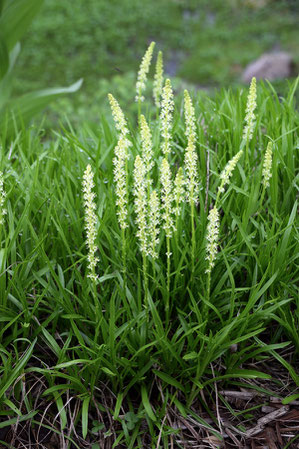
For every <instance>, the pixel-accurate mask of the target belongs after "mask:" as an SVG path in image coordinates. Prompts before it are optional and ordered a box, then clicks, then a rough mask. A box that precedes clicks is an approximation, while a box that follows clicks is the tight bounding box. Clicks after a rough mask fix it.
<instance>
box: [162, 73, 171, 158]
mask: <svg viewBox="0 0 299 449" xmlns="http://www.w3.org/2000/svg"><path fill="white" fill-rule="evenodd" d="M173 110H174V101H173V91H172V86H171V82H170V79H167V80H166V81H165V86H164V87H163V90H162V102H161V112H160V127H161V136H162V137H163V139H164V140H163V142H162V153H163V154H164V156H165V157H166V158H168V155H169V153H170V141H171V137H172V136H171V131H172V120H173Z"/></svg>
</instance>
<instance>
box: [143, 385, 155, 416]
mask: <svg viewBox="0 0 299 449" xmlns="http://www.w3.org/2000/svg"><path fill="white" fill-rule="evenodd" d="M141 399H142V404H143V407H144V408H145V411H146V413H147V416H148V417H149V418H150V419H151V420H152V421H156V416H155V415H154V412H153V410H152V407H151V404H150V402H149V398H148V394H147V389H146V386H145V385H142V387H141Z"/></svg>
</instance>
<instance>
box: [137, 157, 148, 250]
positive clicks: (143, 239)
mask: <svg viewBox="0 0 299 449" xmlns="http://www.w3.org/2000/svg"><path fill="white" fill-rule="evenodd" d="M145 174H146V170H145V165H144V163H143V161H142V159H141V157H140V156H137V157H136V159H135V164H134V196H135V201H134V204H135V212H136V223H137V226H138V231H137V234H136V235H137V237H138V238H139V242H140V250H141V252H142V253H143V254H145V255H147V254H148V248H147V221H146V220H147V217H146V206H147V198H146V180H145Z"/></svg>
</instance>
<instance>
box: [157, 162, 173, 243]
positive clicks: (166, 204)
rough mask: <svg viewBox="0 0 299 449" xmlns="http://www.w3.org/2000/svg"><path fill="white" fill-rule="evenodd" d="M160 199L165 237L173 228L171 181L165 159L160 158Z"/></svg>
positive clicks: (168, 235) (169, 234) (170, 235)
mask: <svg viewBox="0 0 299 449" xmlns="http://www.w3.org/2000/svg"><path fill="white" fill-rule="evenodd" d="M160 180H161V201H162V210H163V215H162V221H163V229H164V230H165V235H166V237H172V234H173V231H174V230H175V227H174V222H173V213H174V210H173V200H174V198H173V182H172V180H171V171H170V167H169V164H168V162H167V159H163V160H162V166H161V173H160Z"/></svg>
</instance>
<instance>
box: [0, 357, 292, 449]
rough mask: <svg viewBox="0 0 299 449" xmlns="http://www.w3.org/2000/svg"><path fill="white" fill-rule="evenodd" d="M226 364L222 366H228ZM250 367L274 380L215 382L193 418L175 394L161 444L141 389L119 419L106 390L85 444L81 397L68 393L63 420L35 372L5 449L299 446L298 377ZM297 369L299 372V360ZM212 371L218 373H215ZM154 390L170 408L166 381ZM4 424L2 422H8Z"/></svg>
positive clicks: (25, 383)
mask: <svg viewBox="0 0 299 449" xmlns="http://www.w3.org/2000/svg"><path fill="white" fill-rule="evenodd" d="M280 356H281V357H283V359H284V360H285V361H286V362H287V361H291V359H292V358H293V354H292V350H290V349H288V350H284V351H280ZM219 363H220V365H221V361H219ZM244 368H246V369H249V370H250V369H259V370H261V371H263V372H264V373H269V374H271V376H272V379H271V380H270V381H269V380H261V379H254V380H253V379H247V380H245V379H236V380H235V381H234V382H232V381H230V383H228V384H223V383H218V382H215V383H214V384H213V386H212V388H211V389H210V390H208V389H204V390H203V391H202V394H201V396H200V397H198V399H197V400H196V401H195V402H194V403H193V405H192V406H191V407H190V409H189V413H185V412H184V411H183V409H182V408H181V407H180V404H183V403H184V398H183V397H181V396H180V393H177V394H175V388H174V389H173V391H171V392H170V393H171V394H172V395H174V396H175V397H176V399H177V401H176V404H174V403H172V404H171V403H168V404H166V407H165V416H164V419H163V422H162V423H160V424H161V426H160V428H161V430H160V432H158V436H157V439H156V441H155V442H153V440H152V438H151V436H150V432H149V428H148V423H147V421H146V420H145V419H144V418H140V416H138V407H139V400H140V397H139V395H140V393H139V391H137V389H136V391H135V393H134V392H132V394H131V399H130V404H128V403H126V401H124V402H123V405H122V406H121V408H120V411H119V415H118V417H117V418H116V419H114V416H113V414H114V410H115V406H116V398H115V396H114V394H113V393H112V391H111V390H110V388H109V386H108V385H107V384H106V385H105V384H102V385H99V386H98V387H97V388H96V396H95V397H94V398H93V408H92V411H91V412H90V413H89V423H92V426H90V429H91V430H90V431H89V432H88V435H87V437H86V438H85V439H84V438H83V437H82V426H81V420H79V418H80V416H79V415H78V413H79V410H80V408H81V399H80V398H78V397H75V396H72V394H71V392H69V391H68V392H66V393H65V394H64V395H63V396H62V397H63V403H64V409H63V410H64V411H63V412H62V414H61V415H60V416H59V414H58V413H57V407H56V405H55V404H54V403H52V402H49V400H48V399H47V398H46V397H45V396H44V394H43V393H44V392H45V390H46V388H47V386H46V379H45V378H43V377H41V376H38V375H36V374H34V375H30V374H29V375H26V377H25V376H24V377H23V378H22V380H21V384H22V387H21V388H22V399H21V401H19V402H18V403H17V402H16V404H15V405H16V406H17V407H18V408H20V409H23V410H24V416H22V417H20V419H19V421H16V420H15V419H14V420H13V421H14V422H13V423H12V425H11V426H6V427H4V428H0V440H1V441H2V443H1V444H0V447H1V448H5V447H9V448H11V449H13V448H15V449H21V448H27V449H30V448H35V447H38V448H45V449H61V448H71V449H75V448H78V447H79V448H81V449H83V448H86V449H87V448H89V449H98V448H100V449H112V448H116V449H126V448H127V447H128V446H127V443H125V442H122V438H120V436H121V434H123V433H126V432H128V433H129V434H131V435H132V443H133V442H134V440H136V443H135V444H134V445H132V446H130V447H132V448H139V447H142V448H149V449H150V448H153V447H156V448H164V447H170V448H184V449H191V448H198V449H204V448H212V449H216V448H226V449H233V448H244V449H282V448H285V449H287V448H289V449H298V447H299V389H298V387H296V385H295V383H294V381H293V380H292V378H291V377H290V373H289V372H288V371H287V370H285V369H284V368H283V367H282V365H281V364H280V363H279V362H278V361H277V360H275V359H274V358H273V359H269V358H268V359H267V360H261V361H259V362H252V363H249V364H248V365H247V366H245V367H244ZM296 368H297V369H298V368H299V366H298V361H297V365H295V369H296ZM211 369H212V372H214V368H213V367H211ZM215 369H217V370H218V371H219V369H221V366H215ZM294 372H295V371H294ZM151 391H152V395H151V404H152V406H153V408H154V409H155V408H157V407H161V402H164V404H165V391H163V388H162V385H161V381H160V380H159V379H158V378H156V379H155V380H153V382H152V389H151ZM29 396H30V397H32V398H34V410H32V411H30V412H29V413H28V410H27V411H26V401H27V398H28V397H29ZM171 402H172V401H171ZM132 404H133V406H134V407H135V409H134V410H132ZM4 419H6V418H3V417H2V420H1V421H3V420H4ZM62 425H63V427H64V428H63V430H62V429H61V426H62ZM0 426H1V424H0ZM137 435H139V443H138V438H137ZM166 435H168V436H167V437H166ZM221 436H222V438H221ZM117 441H119V443H118V444H117ZM140 442H142V446H140ZM166 444H167V445H166Z"/></svg>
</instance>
